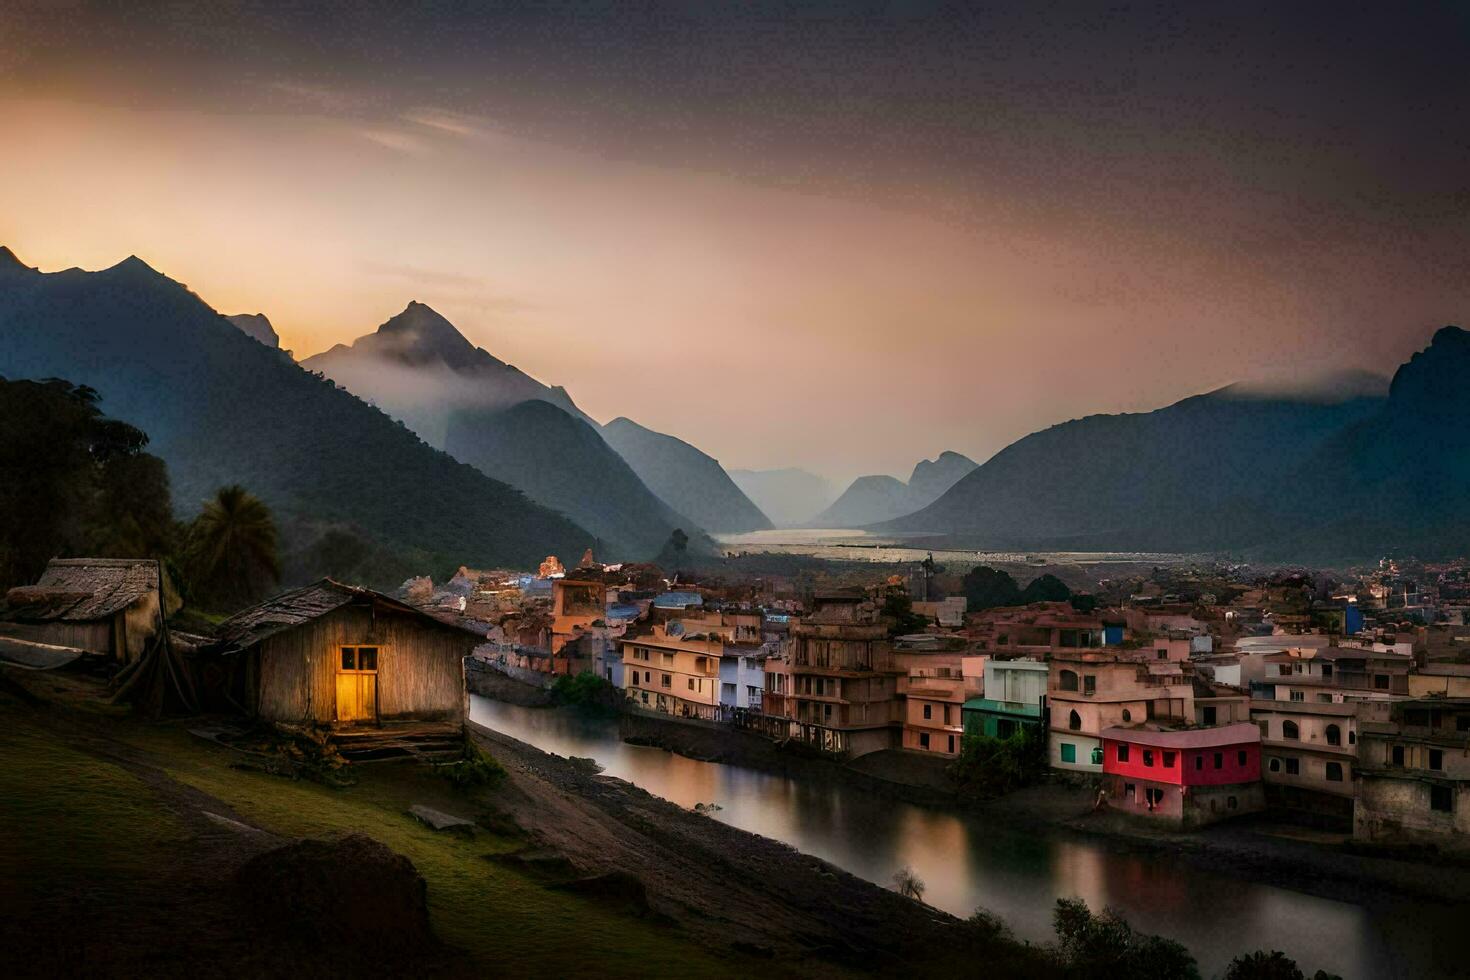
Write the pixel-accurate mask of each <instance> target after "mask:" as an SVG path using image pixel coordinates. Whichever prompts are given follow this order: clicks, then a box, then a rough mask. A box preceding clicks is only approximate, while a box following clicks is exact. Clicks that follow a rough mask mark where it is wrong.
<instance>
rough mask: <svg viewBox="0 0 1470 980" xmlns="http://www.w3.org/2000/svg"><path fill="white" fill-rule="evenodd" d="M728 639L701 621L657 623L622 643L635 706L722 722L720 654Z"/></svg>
mask: <svg viewBox="0 0 1470 980" xmlns="http://www.w3.org/2000/svg"><path fill="white" fill-rule="evenodd" d="M724 646H725V641H724V637H723V636H721V635H720V634H719V633H718V632H714V631H711V630H708V629H701V628H700V626H699V624H698V621H697V620H696V621H695V622H693V623H686V622H684V621H680V620H670V621H669V622H666V623H655V624H653V626H652V627H651V629H649V630H648V631H647V632H642V633H639V634H637V635H625V636H624V637H623V638H622V639H621V640H619V641H618V647H619V649H620V650H622V653H623V693H624V695H625V696H626V697H627V699H628V700H629V701H631V702H632V703H633V704H634V705H635V706H638V707H642V708H647V709H649V710H651V711H660V712H663V713H664V714H668V715H675V716H677V717H681V718H695V719H699V720H702V721H719V720H721V716H722V711H721V708H720V657H721V655H722V654H723V652H724Z"/></svg>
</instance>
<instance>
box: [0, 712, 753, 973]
mask: <svg viewBox="0 0 1470 980" xmlns="http://www.w3.org/2000/svg"><path fill="white" fill-rule="evenodd" d="M98 721H99V723H101V724H105V725H108V726H110V728H111V731H110V732H109V737H112V738H116V739H118V740H120V741H122V742H123V743H125V744H127V745H129V746H133V747H136V748H138V749H141V750H144V751H145V752H147V753H148V754H150V755H152V756H155V757H158V758H160V759H162V760H164V761H165V764H166V773H167V775H168V776H171V777H172V778H173V779H174V780H176V781H178V782H180V783H183V784H185V785H187V786H192V787H194V788H196V789H199V790H202V791H204V792H206V793H208V794H210V795H212V796H215V797H217V798H218V799H220V800H222V801H224V802H225V803H227V804H230V805H231V806H233V807H234V808H235V810H236V812H237V813H238V814H239V815H240V816H241V817H243V818H244V819H245V820H247V821H248V822H250V823H252V824H254V825H256V826H259V827H261V828H262V829H265V830H268V831H271V832H274V833H276V834H279V835H282V836H286V837H292V836H308V835H310V836H316V835H329V834H336V833H345V832H348V831H360V832H363V833H366V834H369V835H370V836H372V837H374V838H376V839H378V840H379V841H382V842H383V843H384V844H386V845H388V846H389V847H391V848H392V849H393V850H395V851H398V852H400V853H402V854H404V855H406V856H407V857H408V858H409V859H410V860H412V861H413V863H414V865H415V866H416V867H417V868H418V870H419V872H420V873H421V874H422V875H423V876H424V878H425V879H426V880H427V882H428V886H429V887H428V895H429V906H430V914H431V916H432V919H433V924H434V928H435V930H436V932H437V933H438V935H439V937H440V938H441V939H442V940H444V941H445V942H447V943H449V944H450V945H452V946H455V947H457V948H459V949H460V950H462V951H463V952H464V954H465V955H466V956H467V957H468V958H469V959H470V960H471V961H472V965H473V967H474V968H475V969H476V970H477V971H478V972H484V973H487V974H489V973H494V974H504V973H510V974H514V975H545V976H591V975H596V976H665V975H668V976H673V975H681V976H687V975H690V974H691V973H697V974H698V975H707V976H724V975H727V974H729V973H733V972H735V970H736V969H738V968H739V967H738V966H737V965H735V964H732V963H730V962H728V957H725V958H717V957H715V956H714V955H712V954H710V953H708V952H706V951H705V950H703V949H701V948H699V947H698V946H697V945H695V944H693V943H692V942H691V941H690V940H689V938H688V937H687V936H684V935H682V934H681V933H680V932H678V931H677V930H674V929H670V928H667V927H662V926H658V925H655V924H652V923H649V922H645V921H643V920H640V919H636V918H632V917H628V916H624V915H620V914H618V913H615V912H610V911H606V910H604V909H602V908H600V907H598V905H597V904H596V903H595V902H593V901H591V900H587V899H583V898H580V897H576V896H573V895H568V894H564V893H561V892H557V891H553V890H550V889H548V888H545V887H542V886H541V885H540V884H537V883H535V882H533V881H531V880H530V879H528V878H526V877H524V876H522V875H520V874H518V873H517V872H515V871H512V870H509V869H506V868H502V867H500V866H498V865H496V864H494V863H492V862H490V861H487V860H485V857H484V856H485V855H487V854H493V853H496V852H502V851H508V850H514V849H516V848H518V847H521V846H523V845H524V841H523V840H521V839H519V838H518V837H509V836H497V835H494V834H490V833H487V832H484V831H481V832H479V833H478V834H477V835H476V836H475V837H474V838H473V839H465V838H462V837H458V836H455V835H449V834H436V833H434V832H432V831H430V830H428V829H427V828H425V827H422V826H421V825H419V824H418V823H417V822H416V821H414V820H413V819H412V818H411V817H409V816H407V815H406V814H405V812H404V811H405V810H406V809H407V807H408V806H409V805H410V804H412V803H425V804H427V805H431V806H439V807H442V808H444V809H447V810H450V811H451V812H456V813H461V814H466V815H468V814H469V813H472V812H474V811H475V810H476V809H477V807H476V806H475V805H474V804H473V803H472V802H470V801H468V800H466V799H465V798H464V797H459V796H456V795H454V793H453V791H452V790H451V789H450V788H449V787H448V785H447V783H444V782H442V781H441V780H439V779H438V778H437V777H435V776H433V775H432V774H431V773H429V772H428V771H427V770H424V769H421V768H415V767H407V766H378V767H360V768H359V769H358V770H357V772H358V775H359V781H358V784H357V785H355V786H351V787H348V788H346V789H332V788H329V787H326V786H323V785H319V784H316V783H310V782H296V781H291V780H289V779H285V778H282V777H279V776H272V775H267V774H264V773H257V772H249V771H242V770H236V769H231V768H229V763H230V761H231V756H230V754H229V753H228V752H226V751H225V750H223V749H219V748H216V747H214V746H212V745H209V744H207V743H205V742H202V741H200V740H198V739H196V738H194V737H193V736H191V735H189V734H188V733H187V732H186V731H184V730H183V729H181V728H178V727H173V726H164V727H149V726H143V725H141V724H137V723H134V722H131V721H127V720H107V719H100V718H99V719H98ZM0 758H3V759H4V760H5V764H4V765H3V766H0V826H4V827H6V828H7V830H6V833H5V834H0V867H3V868H4V869H5V876H6V878H7V879H9V880H10V881H11V882H12V883H14V884H16V885H17V886H18V888H17V889H16V891H15V892H14V893H13V894H12V897H13V898H15V899H17V900H18V903H17V906H16V908H23V907H24V905H25V903H26V902H27V901H28V900H29V899H30V898H31V897H33V896H35V895H39V894H43V893H44V892H46V891H47V890H48V889H52V888H54V887H56V886H58V885H59V884H62V883H65V882H67V881H69V880H72V879H74V878H75V877H76V876H78V875H83V874H84V875H86V876H87V877H88V878H89V879H91V880H97V879H102V880H106V879H107V878H109V877H116V878H117V879H118V880H119V881H126V880H132V881H133V883H134V884H136V882H137V879H138V878H139V877H140V876H146V875H147V874H148V873H149V870H150V869H156V868H159V867H164V866H167V863H168V862H169V861H170V860H171V856H172V855H174V854H176V849H178V848H183V847H187V846H189V843H190V841H189V834H188V833H187V831H186V829H185V828H184V827H183V826H182V825H181V823H180V821H179V820H178V819H177V818H176V816H175V814H174V813H173V812H172V810H171V809H170V807H169V806H168V805H166V804H165V803H164V802H163V801H162V800H160V799H159V798H158V796H157V795H156V794H155V793H154V791H153V789H152V788H151V787H150V786H148V785H147V784H146V783H145V782H144V781H142V780H140V779H139V778H137V777H135V776H134V775H132V774H130V773H129V772H127V771H126V770H125V769H123V768H121V767H119V766H116V765H113V764H111V763H108V762H105V761H101V760H99V759H97V758H95V757H93V756H92V755H91V754H89V753H87V752H85V751H80V750H78V749H76V748H72V747H69V746H67V745H65V744H61V743H60V742H58V740H57V738H56V736H55V735H54V734H53V733H52V732H51V731H50V730H48V729H47V728H45V727H43V726H42V725H40V724H39V723H38V722H37V721H36V720H34V719H32V718H31V717H28V712H27V711H26V710H25V709H22V708H19V707H18V706H17V705H16V704H15V702H14V701H12V700H10V699H6V698H4V697H3V696H0ZM511 964H514V965H511Z"/></svg>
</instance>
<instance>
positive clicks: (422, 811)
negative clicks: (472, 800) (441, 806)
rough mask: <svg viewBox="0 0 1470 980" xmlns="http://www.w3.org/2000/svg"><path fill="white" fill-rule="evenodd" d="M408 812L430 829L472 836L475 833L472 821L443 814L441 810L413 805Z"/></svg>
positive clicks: (450, 814) (417, 804)
mask: <svg viewBox="0 0 1470 980" xmlns="http://www.w3.org/2000/svg"><path fill="white" fill-rule="evenodd" d="M408 812H409V814H410V815H412V816H413V817H415V818H417V819H418V821H419V822H420V823H422V824H425V825H427V826H429V827H432V828H434V829H435V830H453V831H457V832H459V833H463V834H473V833H474V832H475V822H474V821H473V820H466V819H465V818H464V817H456V816H455V815H454V814H452V813H445V812H444V811H443V810H435V809H434V808H432V807H427V806H423V805H422V804H419V803H415V804H414V805H413V806H411V807H409V808H408Z"/></svg>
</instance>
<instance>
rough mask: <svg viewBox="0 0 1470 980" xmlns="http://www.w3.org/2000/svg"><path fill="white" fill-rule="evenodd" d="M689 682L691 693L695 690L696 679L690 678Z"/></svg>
mask: <svg viewBox="0 0 1470 980" xmlns="http://www.w3.org/2000/svg"><path fill="white" fill-rule="evenodd" d="M687 680H688V682H689V690H691V691H692V690H694V678H692V677H690V678H687Z"/></svg>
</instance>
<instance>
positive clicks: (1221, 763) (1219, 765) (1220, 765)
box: [1215, 752, 1225, 769]
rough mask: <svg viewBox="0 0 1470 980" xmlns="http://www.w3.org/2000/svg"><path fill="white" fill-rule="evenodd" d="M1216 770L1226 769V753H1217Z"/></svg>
mask: <svg viewBox="0 0 1470 980" xmlns="http://www.w3.org/2000/svg"><path fill="white" fill-rule="evenodd" d="M1215 768H1216V769H1224V768H1225V753H1224V752H1216V753H1215Z"/></svg>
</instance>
